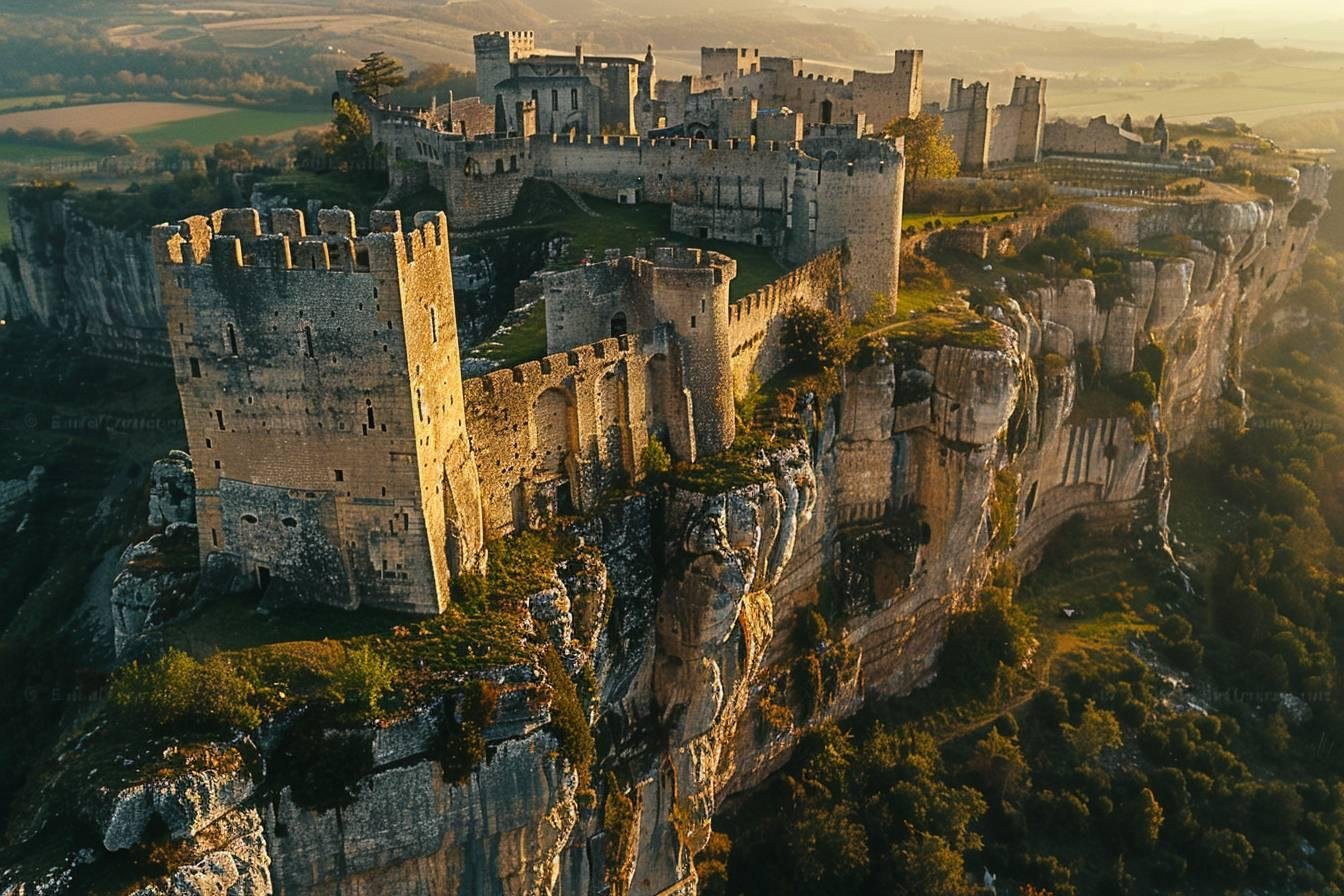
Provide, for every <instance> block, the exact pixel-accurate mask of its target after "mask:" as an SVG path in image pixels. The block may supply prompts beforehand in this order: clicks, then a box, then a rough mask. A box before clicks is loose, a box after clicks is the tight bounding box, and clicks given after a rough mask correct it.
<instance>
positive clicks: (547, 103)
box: [153, 32, 1045, 613]
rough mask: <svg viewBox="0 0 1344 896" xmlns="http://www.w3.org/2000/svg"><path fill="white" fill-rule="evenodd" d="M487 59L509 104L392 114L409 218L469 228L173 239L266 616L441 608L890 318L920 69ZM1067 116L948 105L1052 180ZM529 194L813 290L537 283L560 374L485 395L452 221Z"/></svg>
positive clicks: (268, 222)
mask: <svg viewBox="0 0 1344 896" xmlns="http://www.w3.org/2000/svg"><path fill="white" fill-rule="evenodd" d="M475 49H476V57H477V76H478V86H479V88H480V90H481V97H493V102H489V101H483V100H482V99H481V98H472V99H468V100H465V101H461V100H456V99H454V98H451V97H450V98H449V100H448V102H447V103H445V104H444V105H442V106H440V105H438V104H435V105H434V106H433V107H431V109H429V110H405V109H400V108H397V107H393V106H384V105H377V104H370V105H369V108H370V109H371V111H372V112H373V113H374V114H372V115H371V120H372V122H373V125H374V135H373V136H374V139H375V141H376V142H377V143H378V144H380V145H381V146H382V148H383V149H384V150H385V151H386V153H387V155H388V158H389V160H390V161H392V162H393V163H394V164H392V165H390V166H389V168H390V188H391V191H392V194H394V195H395V194H396V193H398V192H400V191H406V190H409V189H422V188H425V187H432V188H434V189H436V190H439V191H441V192H442V193H443V195H444V197H445V208H447V209H448V212H447V213H446V214H445V213H421V214H420V215H417V216H416V221H415V224H414V227H413V228H411V229H410V230H409V232H403V225H402V221H401V217H400V214H399V213H395V212H375V213H374V214H373V215H372V216H371V220H370V221H369V228H368V231H367V232H362V233H361V232H359V231H357V230H356V224H355V220H354V217H353V215H352V214H351V213H350V212H347V211H342V210H339V209H326V210H323V211H321V212H320V213H319V214H318V215H317V218H316V221H315V222H311V223H313V224H315V229H314V230H313V231H312V232H310V230H309V224H310V222H308V221H306V220H305V217H304V216H303V215H302V214H301V213H299V212H297V211H294V210H291V209H273V210H271V211H270V212H269V213H266V214H263V213H261V212H259V211H257V210H255V209H235V210H221V211H218V212H215V213H214V214H213V215H211V216H209V217H195V218H190V219H187V220H185V221H182V222H179V223H177V224H165V225H161V226H159V227H157V228H155V230H154V239H153V251H154V261H155V265H156V267H157V270H158V275H159V281H160V286H161V292H162V296H163V303H164V307H165V309H166V317H167V321H168V328H169V336H170V341H171V350H172V356H173V360H174V364H175V368H176V374H177V381H178V386H179V391H180V394H181V399H182V406H183V411H184V415H185V417H186V421H187V428H188V437H189V441H190V447H191V453H192V456H193V458H194V459H195V463H196V470H197V478H198V486H199V490H200V491H199V517H200V526H201V529H200V531H201V533H202V535H201V547H200V550H201V554H202V560H203V562H204V563H205V564H207V565H210V564H214V565H215V566H216V567H220V568H223V569H225V570H231V571H232V572H233V573H234V574H236V575H237V576H238V577H240V578H239V579H238V580H241V581H248V580H250V581H252V582H254V583H255V584H256V585H257V586H258V587H260V588H262V589H263V590H264V591H265V592H266V594H267V595H268V599H269V600H275V601H284V600H290V599H293V600H305V601H319V602H325V603H331V604H336V605H340V606H344V607H354V606H359V605H364V604H368V605H373V606H379V607H385V608H390V609H397V610H403V611H410V612H416V613H434V612H438V611H441V610H442V609H443V608H444V607H445V606H446V605H447V603H448V600H449V594H450V589H451V583H452V581H453V579H454V578H455V577H456V576H459V575H461V574H462V573H463V572H464V571H473V570H481V569H482V568H483V566H484V562H485V556H486V544H487V542H488V541H489V540H490V539H492V538H496V537H499V536H502V535H506V534H509V533H511V532H515V531H519V530H521V529H525V528H529V527H535V526H537V525H539V524H541V523H543V522H544V521H545V520H547V519H550V518H552V517H554V516H556V515H559V514H564V513H571V512H576V511H577V512H585V511H587V510H590V509H592V508H593V507H595V506H596V505H597V504H598V502H599V501H600V500H601V498H602V496H603V495H604V494H606V493H608V492H609V491H610V490H611V489H613V488H617V487H621V486H625V485H629V484H633V483H635V482H637V481H639V480H640V479H641V478H642V477H643V476H644V475H645V473H646V470H645V468H644V467H645V462H646V461H645V457H646V448H647V447H648V445H649V444H650V442H651V440H657V441H659V442H661V443H662V444H663V445H664V446H665V447H666V448H667V449H668V451H669V452H670V454H671V456H672V457H673V458H674V459H676V460H679V461H687V462H695V461H697V460H699V459H702V458H705V457H708V456H711V455H714V454H718V453H720V452H723V451H726V450H728V449H729V448H731V447H732V445H733V443H734V437H735V424H736V418H735V408H734V397H735V394H740V393H742V392H744V391H745V390H746V389H747V388H748V384H749V383H751V382H753V381H765V380H767V379H769V377H770V376H771V375H772V374H774V373H775V372H777V371H778V370H779V369H780V368H781V367H782V366H783V359H782V350H781V345H780V341H781V340H780V331H781V329H782V324H781V321H782V317H781V315H782V312H783V311H784V310H785V309H787V308H790V307H795V306H799V305H805V306H812V307H826V308H830V309H832V310H835V311H837V312H841V313H846V314H851V315H859V314H862V313H864V312H865V311H866V310H867V309H868V308H869V307H870V306H871V305H872V303H873V302H874V301H875V300H876V299H877V298H878V297H885V298H889V299H893V300H894V298H895V296H896V293H897V284H898V280H899V276H898V275H899V257H900V232H901V195H902V189H903V185H904V158H903V152H902V150H903V147H902V145H901V143H900V141H899V140H897V141H888V140H884V139H879V138H876V137H874V136H872V129H873V128H872V124H871V123H872V122H884V121H888V120H891V119H892V118H896V117H902V116H907V115H913V114H918V113H919V111H920V109H921V101H922V71H923V58H922V53H921V52H920V51H918V50H900V51H897V52H896V54H895V61H894V66H893V70H892V71H891V72H886V73H868V72H855V73H854V76H853V78H852V80H850V81H848V82H846V81H843V80H839V79H835V78H831V77H825V76H818V75H816V74H815V73H805V72H804V71H803V68H802V62H801V60H799V59H796V58H789V57H770V56H761V54H760V51H759V50H755V49H742V48H705V49H704V50H703V51H702V54H701V68H702V72H701V75H700V76H699V77H688V78H684V79H682V80H681V81H678V82H667V81H659V80H657V78H656V74H655V67H654V56H653V50H652V48H651V47H650V48H648V50H647V52H646V54H645V57H644V58H643V59H636V58H623V57H607V56H600V57H599V56H589V55H586V54H585V53H584V52H583V48H582V47H576V49H575V52H574V54H573V55H572V56H570V55H555V54H546V53H540V52H538V51H537V49H536V45H535V39H534V36H533V35H532V33H531V32H492V33H489V34H481V35H477V36H476V39H475ZM1044 96H1045V83H1044V81H1039V80H1036V79H1030V78H1018V79H1017V81H1016V83H1015V85H1014V89H1013V95H1012V100H1011V102H1010V103H1008V104H1007V105H1004V106H999V107H997V108H996V109H994V110H993V112H992V113H991V112H990V110H989V107H988V87H987V85H983V84H972V85H969V86H965V85H963V84H962V83H961V82H960V81H955V80H954V81H953V85H952V96H951V100H950V102H949V104H948V106H947V107H946V108H942V109H939V108H938V107H936V106H934V107H932V108H933V109H935V110H937V111H938V113H939V114H941V115H943V116H944V118H945V120H946V121H947V122H948V123H949V131H950V132H951V133H952V134H953V136H954V140H955V141H957V142H956V146H957V150H958V153H959V154H960V155H961V156H962V157H963V160H964V161H968V167H975V166H977V165H978V166H980V167H984V166H987V165H990V164H994V163H996V162H1000V161H1031V160H1035V159H1037V158H1039V156H1040V153H1041V141H1042V134H1043V132H1044V130H1045V125H1044V114H1045V102H1044ZM786 104H788V105H786ZM924 108H930V107H924ZM669 121H675V124H669ZM487 123H488V124H487ZM641 129H647V131H648V135H626V134H621V133H615V134H613V133H610V132H630V131H635V130H641ZM603 132H607V133H603ZM529 177H532V178H539V179H543V180H547V181H550V182H552V183H555V184H557V185H559V186H560V187H561V188H562V189H563V190H565V191H567V192H570V193H571V194H572V193H576V192H582V193H587V194H591V195H595V196H599V197H603V198H608V199H612V200H615V201H618V202H622V203H633V202H643V201H651V202H656V203H660V204H664V205H667V206H668V207H669V214H670V229H671V230H672V231H673V232H674V233H677V234H681V235H684V236H687V237H690V238H692V239H703V240H716V241H729V242H740V243H745V244H750V245H755V246H763V247H768V248H770V249H771V250H772V251H773V254H774V255H775V256H776V257H777V258H779V259H781V260H784V261H785V262H787V263H788V264H789V265H790V266H791V268H792V269H791V270H790V272H789V273H788V274H786V275H785V276H784V277H782V278H780V279H779V280H777V281H775V282H774V283H771V284H769V285H767V286H765V287H763V288H762V289H760V290H758V291H757V292H755V293H753V294H751V295H749V296H746V297H744V298H741V299H739V300H738V301H735V302H734V301H730V299H729V285H730V283H731V281H732V280H733V278H734V276H735V274H736V263H735V262H734V261H733V259H731V258H729V257H727V256H726V255H723V254H719V253H715V252H706V251H701V250H697V249H684V248H678V247H673V246H667V245H657V246H652V247H648V248H640V249H637V250H636V251H635V252H634V253H633V254H629V255H623V254H621V252H620V251H619V250H616V251H612V252H609V253H608V257H607V259H606V260H605V261H603V262H601V263H598V264H590V265H584V266H582V267H580V268H577V269H574V270H568V271H551V272H546V273H543V274H541V275H539V276H538V277H535V278H534V279H533V282H532V283H531V284H529V289H531V290H532V291H534V292H535V293H537V294H538V295H540V296H543V297H544V298H545V300H546V305H545V313H546V341H547V350H548V351H549V353H550V354H548V355H547V356H546V357H545V358H542V359H540V360H538V361H531V362H527V363H524V364H520V365H518V366H515V367H513V368H510V369H506V370H496V371H493V372H491V373H489V374H486V375H484V376H480V377H477V378H472V379H467V380H465V381H464V380H463V378H462V373H461V367H460V362H461V352H460V348H459V345H458V336H457V327H456V320H455V317H456V316H455V312H454V293H453V282H452V270H451V259H450V249H449V237H448V223H449V220H450V219H451V221H452V222H453V225H454V226H455V227H472V226H475V225H478V224H480V223H482V222H484V221H489V220H496V219H499V218H502V217H505V216H507V215H508V214H509V213H510V212H512V211H513V208H514V204H515V203H516V200H517V197H518V195H519V191H520V189H521V186H522V183H523V180H524V179H525V178H529Z"/></svg>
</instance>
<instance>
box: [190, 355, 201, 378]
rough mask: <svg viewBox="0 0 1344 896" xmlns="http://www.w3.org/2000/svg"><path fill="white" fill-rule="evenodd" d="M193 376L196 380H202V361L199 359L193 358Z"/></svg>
mask: <svg viewBox="0 0 1344 896" xmlns="http://www.w3.org/2000/svg"><path fill="white" fill-rule="evenodd" d="M191 375H192V376H193V377H195V378H196V379H200V376H201V361H200V359H199V358H192V359H191Z"/></svg>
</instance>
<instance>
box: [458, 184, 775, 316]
mask: <svg viewBox="0 0 1344 896" xmlns="http://www.w3.org/2000/svg"><path fill="white" fill-rule="evenodd" d="M583 201H584V203H585V204H586V205H587V206H588V207H589V208H590V209H591V210H592V211H594V212H596V213H597V214H596V215H589V214H585V213H584V212H583V211H582V210H580V209H579V208H578V206H576V205H575V204H574V202H573V201H572V200H570V198H569V197H568V196H565V195H564V193H562V192H561V191H560V190H559V189H558V188H556V187H554V186H551V185H549V184H543V183H529V184H528V185H527V186H526V187H525V188H524V190H523V193H522V195H521V196H520V197H519V201H518V206H517V208H516V209H515V210H514V214H513V216H512V217H510V218H508V219H506V220H504V221H499V222H495V223H494V224H491V225H486V229H488V228H490V227H493V226H498V225H505V226H511V227H516V228H523V227H525V228H527V229H535V230H540V231H552V232H555V233H557V234H561V235H564V236H567V237H569V239H570V242H569V245H568V247H567V249H566V252H565V254H564V255H563V256H562V257H561V258H559V259H558V260H557V265H556V266H557V267H559V268H567V267H573V266H574V265H576V264H580V263H582V262H583V261H584V259H588V260H600V259H601V258H602V257H603V254H604V253H605V251H606V250H607V249H620V250H621V254H623V255H629V254H631V253H633V252H634V250H635V249H639V248H646V247H648V246H649V245H650V244H651V243H654V242H656V241H663V242H671V243H676V244H677V245H681V246H693V247H696V248H700V249H711V250H713V251H715V252H722V253H723V254H725V255H728V256H730V257H732V258H733V259H734V260H736V261H737V277H736V278H735V279H734V280H733V282H732V284H731V286H730V288H729V291H728V294H729V298H731V299H733V300H734V301H735V300H737V299H740V298H742V297H743V296H745V295H747V294H748V293H750V292H754V291H755V290H757V289H760V288H761V287H762V286H764V285H765V284H767V283H769V282H771V281H772V280H776V279H778V278H779V277H781V276H783V275H784V274H785V273H787V271H788V268H787V267H786V266H785V265H782V264H780V263H779V262H778V261H776V260H775V258H774V256H773V255H771V253H770V250H769V249H768V248H765V247H763V246H751V245H747V244H744V243H729V242H724V241H721V240H701V239H695V238H693V237H688V236H685V235H683V234H679V233H673V232H672V230H671V211H670V209H669V207H668V206H666V205H658V204H655V203H641V204H639V205H619V204H618V203H616V202H613V201H611V200H608V199H598V198H597V197H595V196H584V197H583ZM464 238H466V239H469V238H470V235H469V234H467V235H464Z"/></svg>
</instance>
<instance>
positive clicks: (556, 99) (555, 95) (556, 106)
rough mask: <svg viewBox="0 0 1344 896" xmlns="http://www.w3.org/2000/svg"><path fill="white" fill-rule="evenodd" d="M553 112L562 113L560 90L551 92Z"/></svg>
mask: <svg viewBox="0 0 1344 896" xmlns="http://www.w3.org/2000/svg"><path fill="white" fill-rule="evenodd" d="M551 111H552V112H559V111H560V91H558V90H552V91H551Z"/></svg>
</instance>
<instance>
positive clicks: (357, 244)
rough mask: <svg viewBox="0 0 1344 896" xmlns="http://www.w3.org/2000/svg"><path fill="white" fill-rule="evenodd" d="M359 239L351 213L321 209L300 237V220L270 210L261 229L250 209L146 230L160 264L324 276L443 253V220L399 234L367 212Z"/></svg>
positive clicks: (392, 216) (381, 215)
mask: <svg viewBox="0 0 1344 896" xmlns="http://www.w3.org/2000/svg"><path fill="white" fill-rule="evenodd" d="M369 223H370V227H369V230H368V231H367V232H365V233H363V234H360V233H359V232H358V230H357V229H356V225H355V215H354V212H351V211H348V210H346V209H340V208H328V209H322V210H321V211H319V212H318V215H317V232H316V233H312V234H310V233H308V229H307V221H306V220H305V217H304V214H303V212H301V211H298V210H296V209H288V208H280V209H273V210H272V211H271V214H270V218H269V221H268V224H269V227H268V228H267V229H265V230H263V228H262V216H261V213H260V212H259V211H258V210H257V209H254V208H243V209H219V210H217V211H215V212H213V213H211V214H210V215H209V217H206V216H203V215H197V216H194V217H191V218H187V219H185V220H183V221H180V222H178V223H176V224H159V225H156V226H155V227H154V228H153V229H152V231H151V240H152V243H153V250H154V255H155V259H156V260H157V261H158V262H159V263H161V264H166V265H183V266H194V265H210V266H213V267H216V268H265V269H272V270H293V269H299V270H324V271H338V272H341V273H347V274H349V273H368V272H373V271H382V270H395V269H397V268H403V267H410V266H413V265H414V264H415V261H416V259H418V258H423V257H424V256H425V255H426V254H427V253H439V254H442V255H443V256H447V254H448V251H449V250H448V219H447V217H446V216H445V215H444V214H443V212H420V213H418V214H417V215H416V216H415V227H413V228H412V229H411V230H410V231H408V232H403V231H402V226H401V213H400V212H397V211H384V210H375V211H374V212H373V213H372V215H371V217H370V222H369Z"/></svg>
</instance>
